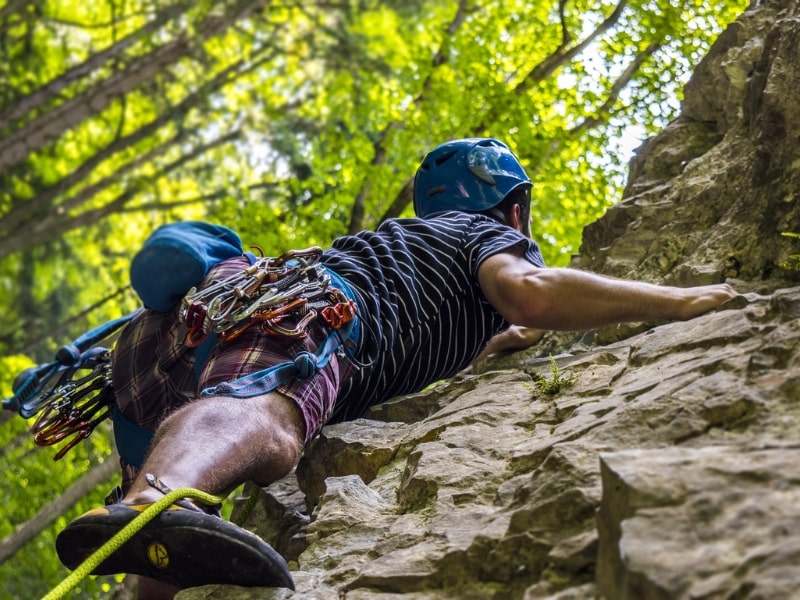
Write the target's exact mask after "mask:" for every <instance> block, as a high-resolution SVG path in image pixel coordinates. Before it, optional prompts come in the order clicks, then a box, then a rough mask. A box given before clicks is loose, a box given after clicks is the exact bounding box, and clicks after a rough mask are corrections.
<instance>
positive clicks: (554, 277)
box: [520, 269, 736, 330]
mask: <svg viewBox="0 0 800 600" xmlns="http://www.w3.org/2000/svg"><path fill="white" fill-rule="evenodd" d="M524 277H525V287H526V288H527V289H528V290H529V293H530V296H529V298H530V302H531V303H534V304H535V305H537V308H536V309H535V310H532V311H529V313H528V318H532V320H530V321H527V322H521V323H520V324H522V325H527V326H529V327H539V328H542V329H559V330H583V329H591V328H594V327H599V326H602V325H608V324H612V323H623V322H631V321H651V320H661V319H681V320H683V319H690V318H692V317H695V316H697V315H700V314H702V313H704V312H707V311H708V310H711V309H713V308H716V307H717V306H719V305H720V304H722V303H723V302H725V301H727V300H729V299H731V298H733V297H734V296H735V295H736V293H735V291H734V290H733V289H732V288H731V287H730V286H727V285H724V284H722V285H713V286H702V287H694V288H677V287H670V286H657V285H653V284H649V283H643V282H637V281H624V280H618V279H610V278H607V277H603V276H600V275H595V274H593V273H586V272H583V271H578V270H575V269H538V270H536V271H535V272H533V273H529V274H526V275H525V276H524Z"/></svg>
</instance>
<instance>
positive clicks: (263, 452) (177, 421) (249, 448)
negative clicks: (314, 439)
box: [123, 392, 304, 504]
mask: <svg viewBox="0 0 800 600" xmlns="http://www.w3.org/2000/svg"><path fill="white" fill-rule="evenodd" d="M303 432H304V422H303V418H302V416H301V414H300V410H299V409H298V407H297V406H296V405H295V404H294V402H292V401H291V400H289V399H288V398H286V397H285V396H283V395H281V394H278V393H276V392H271V393H268V394H264V395H261V396H255V397H253V398H229V397H221V396H218V397H211V398H202V399H200V400H197V401H195V402H192V403H190V404H187V405H186V406H184V407H182V408H181V409H179V410H178V411H176V412H175V413H174V414H172V415H170V416H169V417H168V418H167V419H165V420H164V422H163V423H162V424H161V426H160V427H159V428H158V431H156V435H155V438H154V439H153V443H152V445H151V448H150V453H149V455H148V457H147V459H146V460H145V463H144V465H143V466H142V469H141V472H140V475H139V476H138V477H137V478H136V480H135V481H134V483H133V485H132V486H131V489H130V490H129V492H128V494H127V495H126V496H125V498H123V502H124V503H126V504H142V503H146V502H154V501H156V500H158V499H159V498H160V497H162V495H161V493H160V492H158V491H157V490H154V489H153V488H151V487H150V486H149V485H148V484H147V482H146V481H145V479H144V474H145V473H152V474H153V475H155V476H157V477H158V478H159V479H161V481H163V482H164V484H166V485H168V486H169V487H171V488H173V489H175V488H179V487H192V488H196V489H200V490H203V491H205V492H208V493H210V494H220V493H222V492H226V491H229V490H231V489H232V488H234V487H236V486H237V485H239V484H241V483H243V482H244V481H253V482H254V483H257V484H259V485H268V484H269V483H272V482H273V481H277V480H278V479H281V478H282V477H284V476H285V475H287V474H288V473H289V472H290V471H291V470H292V467H294V465H295V464H296V463H297V461H298V460H299V458H300V454H301V452H302V449H303V438H304V433H303Z"/></svg>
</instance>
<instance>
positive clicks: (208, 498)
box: [42, 488, 224, 600]
mask: <svg viewBox="0 0 800 600" xmlns="http://www.w3.org/2000/svg"><path fill="white" fill-rule="evenodd" d="M182 498H192V499H194V500H198V501H200V502H201V503H203V504H208V505H215V504H220V503H221V502H222V501H223V500H224V498H220V497H219V496H213V495H211V494H208V493H206V492H203V491H201V490H196V489H194V488H178V489H176V490H173V491H171V492H169V493H168V494H166V495H165V496H164V497H163V498H160V499H159V500H157V501H156V502H153V504H151V505H150V506H148V507H147V508H146V509H145V510H143V511H142V513H141V514H140V515H139V516H137V517H136V518H135V519H133V521H131V522H130V523H128V524H127V525H126V526H125V527H123V528H122V529H120V530H119V531H118V532H117V533H116V534H115V535H114V536H113V537H112V538H111V539H109V540H108V541H107V542H106V543H105V544H103V545H102V546H100V548H98V549H97V550H95V552H94V553H93V554H92V555H91V556H89V557H88V558H87V559H86V560H85V561H83V562H82V563H81V564H80V565H78V567H77V568H76V569H75V570H74V571H73V572H72V573H70V574H69V576H68V577H67V578H66V579H64V581H62V582H61V583H60V584H58V585H57V586H56V587H54V588H53V589H52V590H51V591H50V592H49V593H48V594H47V595H46V596H44V597H43V598H42V600H60V599H61V598H64V597H65V596H66V594H67V593H68V592H70V591H71V590H72V589H73V588H75V586H76V585H78V584H79V583H80V582H81V581H82V580H83V579H85V578H86V577H87V576H88V575H90V574H91V572H92V571H94V570H95V569H96V568H97V567H98V566H99V565H100V564H101V563H102V562H103V561H104V560H105V559H107V558H108V557H109V556H111V555H112V554H113V553H114V552H116V551H117V550H118V549H119V547H120V546H122V544H124V543H125V542H127V541H128V540H129V539H131V538H132V537H133V536H134V535H135V534H136V533H137V532H138V531H139V530H141V529H142V528H143V527H144V526H145V525H147V524H148V523H149V522H150V521H152V520H153V519H154V518H155V517H156V516H158V515H159V513H161V512H163V511H164V510H165V509H167V508H169V506H171V505H172V504H174V503H175V502H176V501H178V500H180V499H182Z"/></svg>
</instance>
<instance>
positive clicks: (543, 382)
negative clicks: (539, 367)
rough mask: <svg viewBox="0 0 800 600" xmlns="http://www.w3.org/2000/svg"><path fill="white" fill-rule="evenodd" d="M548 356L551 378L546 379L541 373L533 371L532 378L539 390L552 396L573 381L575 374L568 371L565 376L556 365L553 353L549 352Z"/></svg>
mask: <svg viewBox="0 0 800 600" xmlns="http://www.w3.org/2000/svg"><path fill="white" fill-rule="evenodd" d="M549 356H550V375H551V378H550V379H547V378H546V377H544V376H543V375H540V374H539V373H535V374H534V375H533V380H534V383H535V384H536V388H537V389H538V390H539V392H541V393H543V394H549V395H551V396H552V395H554V394H557V393H558V392H560V391H561V390H563V389H564V388H565V387H567V386H570V385H572V384H573V383H575V374H574V373H570V374H569V375H566V376H565V375H564V374H563V373H561V371H559V369H558V365H557V364H556V359H555V358H553V355H552V354H550V355H549Z"/></svg>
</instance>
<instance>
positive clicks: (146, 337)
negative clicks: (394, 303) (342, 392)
mask: <svg viewBox="0 0 800 600" xmlns="http://www.w3.org/2000/svg"><path fill="white" fill-rule="evenodd" d="M247 266H249V263H248V262H247V259H246V258H244V257H237V258H232V259H229V260H226V261H223V262H221V263H219V264H218V265H216V266H215V267H213V268H212V269H211V271H209V273H208V275H207V276H206V278H205V279H204V280H203V283H202V284H201V286H200V287H203V286H206V285H209V284H210V283H211V282H213V281H216V280H219V279H223V278H225V277H227V276H229V275H232V274H234V273H236V272H238V271H240V270H241V269H243V268H246V267H247ZM178 310H179V309H178V307H176V308H175V309H173V310H172V311H170V312H166V313H164V312H156V311H152V310H144V311H142V312H141V313H139V314H138V315H137V316H136V317H134V319H133V320H132V321H131V322H130V323H129V324H128V325H127V326H126V327H125V329H124V330H123V331H122V333H121V335H120V337H119V339H118V340H117V343H116V345H115V347H114V351H113V359H112V378H113V383H114V391H115V396H116V403H117V409H118V410H119V412H120V413H121V414H122V416H123V417H125V418H126V419H127V420H128V421H131V422H132V423H134V424H136V425H138V426H139V427H141V428H144V429H146V430H150V431H155V430H156V428H157V427H158V425H159V424H160V423H161V421H162V420H163V419H164V418H165V417H166V416H167V415H169V414H170V413H171V412H173V411H174V410H176V409H177V408H179V407H181V406H183V405H184V404H186V403H188V402H191V401H193V400H194V399H195V398H197V397H198V396H199V393H200V391H201V390H203V389H205V388H207V387H213V386H215V385H217V384H220V383H223V382H230V381H233V380H234V379H237V378H239V377H242V376H244V375H248V374H250V373H253V372H255V371H260V370H262V369H265V368H267V367H270V366H273V365H275V364H279V363H283V362H286V361H287V360H291V359H292V358H294V356H295V355H296V354H297V353H298V352H300V351H308V352H312V353H313V352H314V351H315V350H316V349H317V345H318V344H319V343H321V342H322V341H323V340H324V339H325V335H326V334H325V333H324V331H323V330H322V329H321V328H320V329H319V330H318V331H314V330H312V331H311V332H310V335H309V336H308V337H306V338H305V339H302V340H296V339H286V338H276V337H274V336H271V335H268V334H266V333H263V332H262V331H261V330H260V329H259V328H258V327H250V328H249V329H247V330H246V331H245V332H244V333H242V334H241V335H239V336H238V337H236V338H235V339H233V340H231V341H229V342H226V343H225V344H217V345H216V346H215V347H214V349H213V351H212V352H211V354H210V356H209V358H208V360H207V361H206V363H205V365H203V366H202V368H198V369H197V371H199V376H198V375H197V374H196V367H195V355H196V350H195V349H194V348H190V347H188V346H186V345H185V344H184V339H185V337H186V333H187V329H186V325H185V324H183V323H180V322H179V320H178ZM350 373H352V368H351V365H350V363H349V361H347V360H341V359H340V358H339V357H338V356H337V355H334V356H332V357H331V358H330V360H329V361H328V364H327V365H326V366H325V367H323V368H322V369H320V370H319V371H317V373H315V374H314V375H313V376H312V377H311V378H309V379H307V380H299V379H296V380H293V381H291V382H289V383H288V384H286V385H283V386H280V387H278V388H277V389H276V390H275V391H276V392H278V393H280V394H283V395H284V396H287V397H288V398H290V399H291V400H293V401H294V402H295V404H297V406H298V407H299V408H300V411H301V413H302V414H303V419H304V421H305V442H306V443H308V442H309V441H310V440H311V439H312V438H313V437H314V436H316V435H317V433H319V431H320V430H321V429H322V427H323V426H324V425H325V423H326V422H327V420H328V419H329V418H330V415H331V412H332V411H333V405H334V402H335V401H336V396H337V394H338V391H339V389H340V387H341V385H342V383H343V382H344V381H345V378H346V377H348V376H349V374H350ZM204 401H212V402H213V401H219V402H235V401H236V399H235V398H220V399H214V398H213V397H212V398H211V399H209V400H204ZM122 463H123V490H126V489H127V486H128V485H129V484H130V482H131V481H132V479H133V477H135V475H136V472H137V469H136V468H135V467H133V465H130V464H127V463H126V462H125V461H124V460H123V461H122Z"/></svg>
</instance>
